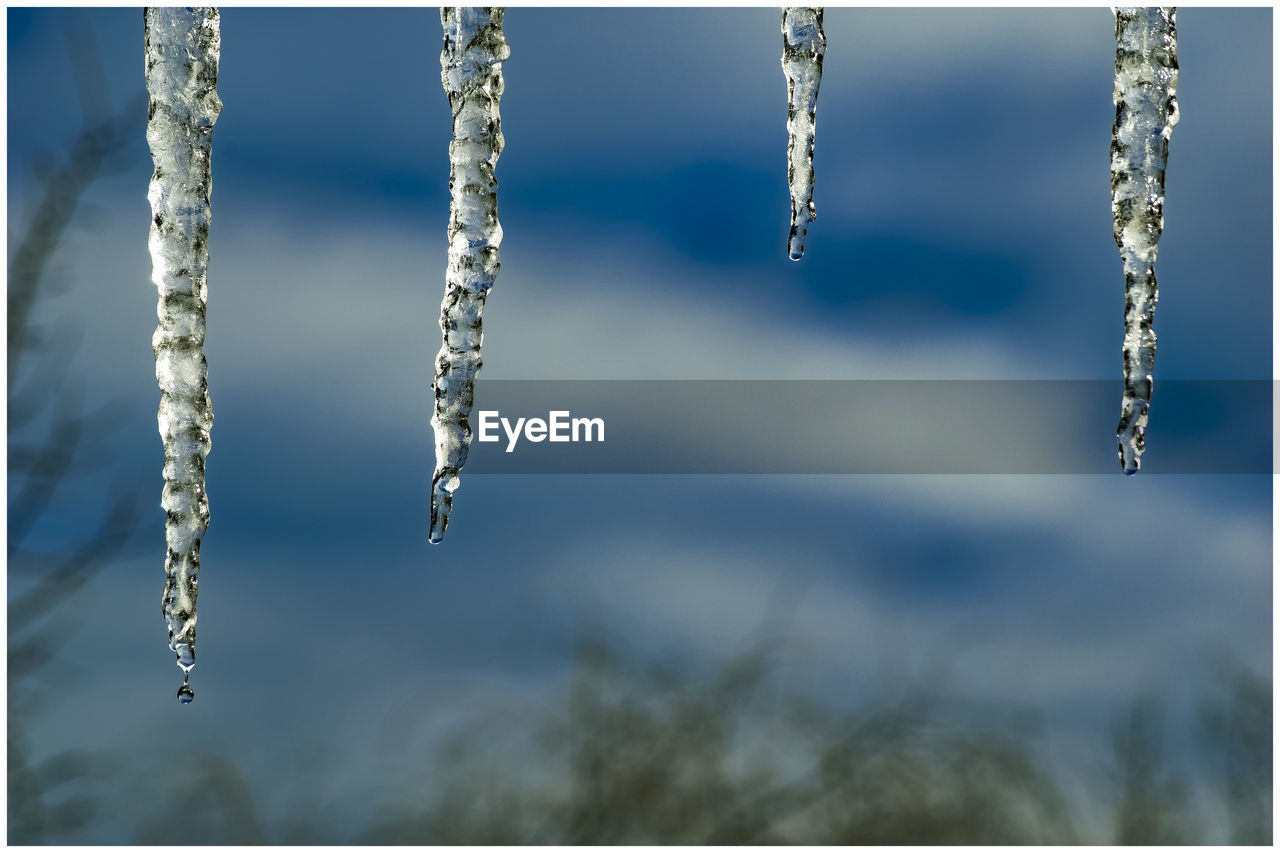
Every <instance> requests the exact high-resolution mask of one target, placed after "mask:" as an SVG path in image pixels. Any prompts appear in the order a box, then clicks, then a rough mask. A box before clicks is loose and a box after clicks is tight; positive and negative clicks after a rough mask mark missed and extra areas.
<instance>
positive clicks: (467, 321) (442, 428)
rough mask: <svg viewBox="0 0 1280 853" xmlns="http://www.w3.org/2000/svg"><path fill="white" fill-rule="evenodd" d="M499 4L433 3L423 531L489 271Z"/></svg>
mask: <svg viewBox="0 0 1280 853" xmlns="http://www.w3.org/2000/svg"><path fill="white" fill-rule="evenodd" d="M502 16H503V10H502V9H501V8H476V7H471V8H466V7H464V8H454V7H442V8H441V9H440V23H441V26H443V28H444V50H443V51H441V53H440V81H441V83H442V84H443V86H444V90H445V93H446V94H447V95H448V96H449V106H450V108H451V109H452V111H453V141H452V142H450V143H449V192H450V195H451V201H450V205H449V228H448V235H449V264H448V268H447V269H446V270H445V293H444V301H443V302H442V303H441V306H440V330H441V332H442V334H443V338H444V340H443V343H442V345H441V347H440V352H439V354H438V355H437V356H436V374H435V412H434V414H433V415H432V417H431V427H432V429H433V430H434V431H435V439H436V468H435V475H434V476H433V477H432V479H431V531H430V539H431V541H432V542H433V543H438V542H440V541H441V540H442V539H443V538H444V531H445V528H446V527H447V526H448V524H449V512H450V510H451V509H452V508H453V492H454V490H455V489H457V488H458V483H459V480H458V470H459V469H460V468H462V466H463V464H465V463H466V461H467V451H468V450H469V448H470V446H471V424H470V421H469V419H470V416H471V408H472V404H473V402H474V394H475V378H476V373H477V371H479V370H480V365H481V359H480V344H481V341H482V340H483V337H484V334H483V331H482V329H481V313H482V312H483V310H484V301H485V297H486V296H487V295H488V293H489V288H491V287H493V281H494V279H495V278H496V277H497V275H498V266H499V264H498V244H499V243H501V242H502V226H501V225H499V224H498V182H497V179H496V178H495V177H494V167H495V166H496V165H497V162H498V155H499V154H501V153H502V146H503V139H502V123H501V119H500V117H499V114H498V103H499V101H500V100H501V98H502V61H503V60H504V59H506V58H507V57H508V56H510V55H511V51H510V50H509V49H508V48H507V42H506V40H505V39H504V38H503V36H502Z"/></svg>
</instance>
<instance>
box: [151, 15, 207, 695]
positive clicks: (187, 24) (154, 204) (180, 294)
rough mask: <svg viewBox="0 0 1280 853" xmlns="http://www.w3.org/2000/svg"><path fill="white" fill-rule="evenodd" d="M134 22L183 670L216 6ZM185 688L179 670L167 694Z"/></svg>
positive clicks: (200, 508)
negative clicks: (139, 31)
mask: <svg viewBox="0 0 1280 853" xmlns="http://www.w3.org/2000/svg"><path fill="white" fill-rule="evenodd" d="M143 19H144V21H145V45H146V78H147V92H148V94H149V95H150V98H151V104H150V108H149V110H148V118H147V143H148V144H149V145H150V146H151V160H152V162H153V164H154V165H155V173H154V174H153V175H152V178H151V187H150V190H149V191H148V193H147V196H148V198H149V199H150V201H151V237H150V240H149V246H150V249H151V280H152V281H153V282H155V285H156V288H157V289H158V290H159V305H158V307H157V310H156V313H157V315H158V317H159V323H158V325H157V326H156V332H155V335H154V337H153V338H152V341H151V343H152V347H153V348H154V349H155V354H156V380H157V382H158V383H159V385H160V411H159V414H158V416H157V418H158V421H159V425H160V435H161V437H162V439H163V442H164V492H163V496H162V499H161V505H162V506H163V507H164V510H165V515H166V520H165V539H166V541H167V544H168V552H167V556H166V558H165V584H164V597H163V611H164V618H165V621H166V622H167V623H168V626H169V648H170V649H171V650H172V651H173V652H174V654H175V655H176V656H177V661H178V666H179V667H181V668H182V670H183V672H184V673H185V674H186V676H187V678H188V679H189V678H190V672H191V667H193V666H195V662H196V660H195V658H196V595H197V593H198V589H197V576H198V574H199V572H200V539H201V537H202V536H203V535H204V532H205V529H206V528H207V527H208V524H209V502H208V499H207V498H206V496H205V487H204V462H205V456H206V455H207V454H208V452H209V430H210V429H211V428H212V426H213V410H212V408H211V407H210V405H209V392H208V381H207V367H206V364H205V358H204V350H203V348H204V331H205V314H204V311H205V301H206V299H207V295H208V293H207V288H206V282H205V273H206V269H207V267H208V264H209V250H208V238H209V219H210V211H209V191H210V172H209V155H210V151H211V142H212V136H213V123H214V121H216V120H217V118H218V113H219V112H220V111H221V110H222V102H221V101H220V100H219V99H218V93H217V83H218V51H219V47H220V45H221V37H220V35H219V26H218V10H217V9H213V8H181V7H174V8H169V7H166V8H148V9H146V10H145V11H144V13H143ZM194 697H195V693H194V692H193V691H192V689H191V686H190V684H189V683H188V682H187V680H185V679H184V681H183V686H182V688H181V689H180V690H179V691H178V698H179V700H181V701H182V702H184V703H185V702H190V701H191V700H192V699H193V698H194Z"/></svg>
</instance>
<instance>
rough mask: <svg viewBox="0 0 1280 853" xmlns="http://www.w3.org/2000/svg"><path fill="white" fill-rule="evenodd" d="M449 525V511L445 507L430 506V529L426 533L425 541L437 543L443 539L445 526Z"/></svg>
mask: <svg viewBox="0 0 1280 853" xmlns="http://www.w3.org/2000/svg"><path fill="white" fill-rule="evenodd" d="M448 526H449V512H448V509H447V508H444V509H443V510H442V509H439V508H437V507H432V508H431V530H430V532H428V533H427V541H428V542H430V543H431V544H432V545H439V544H440V543H441V542H443V541H444V531H445V528H446V527H448Z"/></svg>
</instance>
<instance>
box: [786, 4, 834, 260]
mask: <svg viewBox="0 0 1280 853" xmlns="http://www.w3.org/2000/svg"><path fill="white" fill-rule="evenodd" d="M826 49H827V38H826V35H825V34H824V33H823V31H822V9H821V8H804V7H796V8H786V9H783V10H782V71H783V73H784V74H786V77H787V186H788V187H789V188H790V191H791V232H790V234H789V235H788V236H787V255H788V257H790V258H791V260H793V261H798V260H800V259H801V258H802V257H804V238H805V235H806V233H807V232H808V229H809V223H810V222H812V221H813V220H814V219H816V218H817V216H818V212H817V208H816V207H814V204H813V180H814V178H813V139H814V119H815V113H816V111H817V108H818V85H819V84H820V83H821V82H822V57H823V55H824V54H825V53H826Z"/></svg>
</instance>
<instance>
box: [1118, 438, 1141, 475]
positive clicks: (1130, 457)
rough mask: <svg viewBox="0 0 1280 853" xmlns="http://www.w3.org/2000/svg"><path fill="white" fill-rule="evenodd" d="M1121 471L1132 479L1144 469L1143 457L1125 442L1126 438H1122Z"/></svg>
mask: <svg viewBox="0 0 1280 853" xmlns="http://www.w3.org/2000/svg"><path fill="white" fill-rule="evenodd" d="M1118 455H1119V457H1120V470H1121V471H1123V472H1124V475H1125V476H1126V477H1132V476H1133V475H1134V474H1136V473H1138V471H1139V470H1140V469H1141V468H1142V457H1141V456H1140V455H1139V454H1138V451H1137V450H1136V449H1135V448H1134V447H1133V445H1132V444H1129V443H1128V442H1126V441H1125V440H1124V436H1121V437H1120V452H1119V454H1118Z"/></svg>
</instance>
